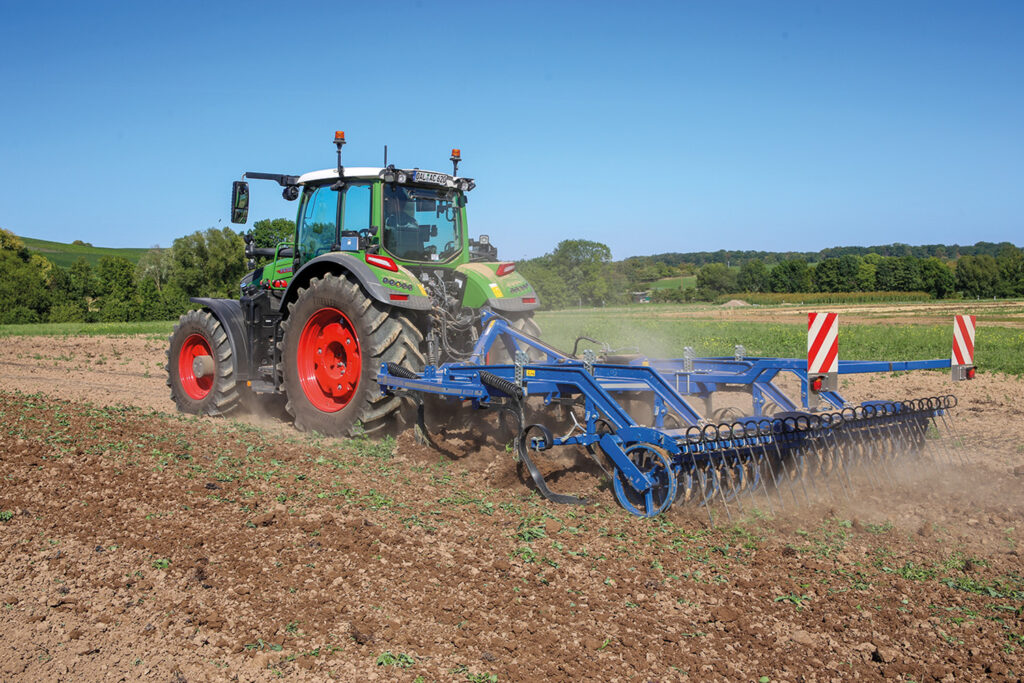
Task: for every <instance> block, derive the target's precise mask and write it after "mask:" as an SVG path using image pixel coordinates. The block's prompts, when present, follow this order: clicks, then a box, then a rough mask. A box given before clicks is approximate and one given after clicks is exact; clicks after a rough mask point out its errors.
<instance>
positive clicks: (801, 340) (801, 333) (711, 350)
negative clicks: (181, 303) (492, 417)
mask: <svg viewBox="0 0 1024 683" xmlns="http://www.w3.org/2000/svg"><path fill="white" fill-rule="evenodd" d="M701 308H707V307H702V306H688V307H687V310H695V309H696V310H700V309H701ZM678 309H679V307H678V306H673V305H671V304H665V305H645V306H633V307H619V308H606V309H578V310H566V311H541V312H539V313H538V314H537V321H538V323H539V324H540V326H541V329H543V331H544V339H545V340H547V341H548V342H550V343H551V344H553V345H555V346H556V347H558V348H561V349H565V350H566V351H569V350H571V349H572V345H573V342H574V341H575V339H576V337H577V336H580V335H585V336H588V337H593V338H595V339H599V340H602V341H604V342H607V343H608V344H609V345H610V346H611V347H612V348H613V349H617V350H621V351H627V350H629V351H631V350H638V351H639V352H640V353H643V354H646V355H649V356H651V357H661V358H679V357H681V356H682V355H683V347H685V346H692V347H693V348H694V350H695V351H696V353H697V355H698V356H732V355H733V347H734V346H735V345H736V344H742V345H743V346H744V347H746V350H747V355H751V356H780V357H786V358H802V357H804V355H805V354H806V352H807V337H806V326H805V325H804V324H799V323H792V324H790V323H765V322H745V321H720V320H700V319H693V318H673V317H670V316H667V315H665V314H666V313H671V311H672V310H678ZM174 322H175V321H157V322H144V323H44V324H40V325H0V337H12V336H27V335H55V336H64V335H134V334H141V335H146V336H150V337H153V338H164V337H167V336H168V335H169V334H170V333H171V328H172V327H174ZM950 345H951V338H950V330H949V326H948V325H945V324H943V325H921V324H915V323H913V322H912V321H909V320H908V321H907V322H901V323H900V324H892V325H886V324H876V325H843V327H842V332H841V334H840V338H839V349H840V351H839V353H840V358H844V359H847V360H885V361H890V360H891V361H898V360H924V359H930V358H948V357H949V354H950ZM594 346H596V345H595V344H593V343H584V344H583V345H582V346H581V348H586V347H590V348H593V347H594ZM976 360H977V363H978V366H979V370H981V371H982V372H984V371H992V372H1005V373H1008V374H1012V375H1017V376H1021V375H1024V330H1020V329H1015V328H1007V327H994V326H979V327H978V332H977V356H976Z"/></svg>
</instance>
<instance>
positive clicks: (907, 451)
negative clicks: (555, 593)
mask: <svg viewBox="0 0 1024 683" xmlns="http://www.w3.org/2000/svg"><path fill="white" fill-rule="evenodd" d="M833 338H834V334H833ZM495 344H499V345H504V347H505V348H506V349H508V350H509V351H510V352H511V354H512V355H514V357H515V359H516V362H515V363H511V364H486V363H484V359H485V358H487V353H488V351H490V350H491V348H492V346H494V345H495ZM972 350H973V349H972ZM604 360H617V361H619V362H602V361H604ZM952 363H953V364H954V370H956V369H957V367H959V368H960V370H961V371H962V372H966V373H967V374H966V376H968V377H973V366H971V367H970V368H966V366H957V365H956V364H955V363H956V361H952ZM950 366H951V361H949V360H927V361H910V362H894V363H887V362H886V363H882V362H862V361H855V362H849V361H847V362H838V361H837V362H836V363H834V364H833V365H832V368H831V370H832V371H834V372H835V374H850V373H863V372H893V371H903V370H915V369H925V368H949V367H950ZM808 369H809V366H808V363H806V362H805V361H803V360H802V359H786V358H750V357H744V356H743V354H742V349H740V348H738V349H737V354H736V356H735V357H734V358H694V357H693V355H692V353H689V350H688V353H687V354H686V357H685V358H682V359H677V360H649V359H646V358H641V357H623V356H619V357H612V356H609V357H606V358H604V359H602V358H600V357H598V356H597V355H596V354H594V353H593V352H591V351H587V352H585V353H584V358H583V359H582V360H580V359H578V358H576V357H575V356H573V355H569V354H566V353H564V352H562V351H559V350H557V349H555V348H553V347H551V346H549V345H548V344H546V343H544V342H543V341H541V340H540V339H537V338H535V337H531V336H529V335H527V334H524V333H522V332H519V331H517V330H515V329H514V328H513V327H512V326H510V325H509V324H508V323H507V322H506V321H505V320H504V319H503V318H501V317H499V316H496V315H493V314H485V318H484V329H483V332H482V334H481V336H480V338H479V339H478V341H477V343H476V346H475V348H474V350H473V355H472V357H471V358H470V361H469V362H466V363H449V364H444V365H441V366H438V367H434V366H428V367H427V368H426V369H425V370H424V371H423V372H422V373H414V372H411V371H409V370H408V369H406V368H403V367H400V366H397V365H394V364H390V363H386V364H384V365H382V366H381V370H380V373H379V375H378V377H377V381H378V383H379V384H380V386H381V390H382V391H384V392H389V393H401V394H405V395H409V396H411V397H413V398H414V399H415V400H417V401H418V403H419V405H420V407H421V409H420V418H421V419H420V426H421V428H422V429H423V430H424V432H425V431H426V426H425V425H423V420H422V416H423V410H422V406H423V402H422V398H423V397H424V396H428V395H433V396H442V397H448V398H451V399H457V400H461V401H471V402H472V403H473V405H474V406H475V407H477V408H502V409H504V410H506V411H509V412H510V413H511V414H512V415H513V416H514V417H515V420H516V422H517V431H518V437H517V439H516V454H517V457H518V458H519V460H520V461H521V462H522V463H523V464H524V465H525V467H526V468H527V470H528V471H529V473H530V476H531V478H532V479H533V481H534V483H535V485H536V487H537V489H538V490H539V491H540V493H541V494H542V495H544V496H545V497H546V498H548V499H550V500H552V501H554V502H558V503H571V504H573V503H575V504H579V503H584V502H586V501H584V500H583V499H580V498H577V497H575V496H569V495H565V494H559V493H555V492H553V491H551V490H550V489H549V488H548V485H547V482H546V481H545V479H544V476H543V474H542V473H541V471H540V469H538V467H537V466H536V464H535V463H534V457H535V456H536V455H537V454H539V453H541V452H543V451H548V450H550V449H553V448H555V447H557V446H579V447H583V448H584V449H585V450H586V451H587V453H589V454H590V456H591V457H592V458H593V459H594V461H595V462H596V463H597V464H598V465H599V466H600V467H601V468H602V469H603V470H604V471H605V472H606V473H607V474H608V476H609V478H610V479H611V483H612V489H613V491H614V494H615V497H616V498H617V499H618V501H619V503H620V504H621V505H622V506H623V507H624V508H625V509H626V510H627V511H629V512H630V513H632V514H634V515H638V516H642V517H651V516H654V515H657V514H659V513H662V512H664V511H666V510H667V509H668V508H669V507H671V506H672V505H673V504H684V503H685V504H694V505H703V506H705V507H707V508H708V511H709V515H710V514H711V513H710V510H711V506H712V504H715V505H717V504H720V505H721V506H722V507H724V509H725V511H726V514H727V515H730V516H731V511H730V509H731V508H733V507H735V508H738V509H742V508H743V505H744V503H745V502H746V503H747V504H750V499H751V497H752V496H754V495H757V494H760V495H763V496H764V498H765V499H766V501H767V504H768V505H769V506H771V507H774V506H775V505H779V506H783V505H785V504H786V502H787V501H789V502H793V503H795V502H797V501H798V500H800V499H801V498H803V499H808V498H810V497H812V496H815V495H831V496H849V495H850V490H851V487H852V480H851V472H852V471H856V472H859V473H863V476H867V477H869V478H880V479H887V478H889V477H891V470H892V469H893V467H894V466H895V465H896V464H897V462H900V461H904V460H906V459H908V458H914V457H924V458H927V459H928V460H930V461H940V460H953V459H961V458H962V455H961V454H960V452H959V451H958V450H957V449H956V441H958V439H952V440H950V439H941V438H938V437H940V436H941V435H942V434H943V433H946V434H950V433H953V424H952V422H951V418H950V415H949V411H950V409H951V408H953V407H954V406H955V405H956V399H955V398H954V397H953V396H940V397H932V398H925V399H916V400H910V401H867V402H864V403H861V404H856V405H854V404H850V403H847V402H846V401H845V400H844V399H843V398H842V397H841V396H840V395H839V393H838V392H837V391H835V389H834V385H835V382H834V381H833V380H834V376H828V375H827V374H824V375H821V376H816V375H815V374H814V373H809V372H808ZM785 375H789V376H791V377H795V379H796V380H798V381H799V387H800V403H799V404H797V403H795V402H793V400H791V398H790V397H789V396H788V395H787V394H786V392H785V391H783V390H782V388H780V386H779V384H780V379H781V378H782V377H783V376H785ZM791 381H792V380H791ZM830 386H831V387H833V388H830ZM735 393H741V394H746V395H747V396H749V397H750V399H751V409H750V410H749V414H748V415H742V414H741V413H740V411H738V410H737V409H736V408H724V409H719V410H715V409H714V405H713V397H715V396H720V395H721V396H724V395H726V394H735ZM811 397H817V401H816V403H817V405H814V406H811V405H810V403H811V401H810V399H811ZM697 405H699V406H701V410H698V409H697V408H695V407H694V406H697ZM556 406H561V407H562V408H563V409H564V410H563V411H560V412H562V414H565V415H567V416H568V418H567V419H562V420H560V423H561V424H559V427H560V428H559V429H557V431H558V432H559V433H561V432H563V431H564V434H563V435H562V436H556V435H555V426H554V423H555V419H554V417H553V416H554V415H555V410H554V408H555V407H556ZM546 408H547V409H548V410H547V412H545V409H546ZM538 415H539V416H544V415H551V416H552V418H551V419H550V420H546V422H547V423H548V424H545V420H540V421H537V422H531V421H530V419H529V418H528V416H531V417H532V418H536V417H537V416H538ZM727 416H728V417H727ZM954 435H955V433H954ZM712 521H713V520H712Z"/></svg>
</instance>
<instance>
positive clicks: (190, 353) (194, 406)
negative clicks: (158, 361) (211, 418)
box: [167, 311, 239, 415]
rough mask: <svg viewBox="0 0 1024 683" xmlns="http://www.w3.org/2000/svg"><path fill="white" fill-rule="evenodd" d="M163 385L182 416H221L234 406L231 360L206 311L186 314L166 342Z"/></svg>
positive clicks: (220, 331)
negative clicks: (165, 366)
mask: <svg viewBox="0 0 1024 683" xmlns="http://www.w3.org/2000/svg"><path fill="white" fill-rule="evenodd" d="M168 341H169V347H168V349H167V386H169V387H170V388H171V399H172V400H173V401H174V403H175V404H176V405H177V406H178V410H180V411H181V412H183V413H192V414H193V415H223V414H224V413H227V412H230V411H231V410H232V409H234V408H235V407H236V406H237V405H238V401H239V393H238V386H237V382H236V381H235V359H234V358H233V357H232V355H231V343H230V342H229V341H228V335H227V334H226V333H225V332H224V328H223V327H222V326H221V324H220V321H219V320H217V319H216V318H215V317H213V314H212V313H210V312H209V311H189V312H188V313H186V314H185V315H183V316H181V317H180V318H179V319H178V324H177V325H175V326H174V331H173V332H171V336H170V338H169V339H168Z"/></svg>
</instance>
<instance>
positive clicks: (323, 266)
mask: <svg viewBox="0 0 1024 683" xmlns="http://www.w3.org/2000/svg"><path fill="white" fill-rule="evenodd" d="M343 273H347V274H350V275H352V277H354V278H355V279H356V280H358V281H359V284H360V285H362V287H363V289H364V290H366V291H367V292H368V293H369V294H370V296H371V297H373V298H374V299H376V300H377V301H380V302H381V303H384V304H387V305H388V306H395V307H396V308H407V309H412V310H414V311H429V310H430V298H429V297H428V296H427V293H426V290H424V289H423V286H422V285H420V284H419V282H418V281H417V280H416V278H415V277H414V276H413V274H412V273H411V272H409V271H408V270H406V269H405V268H403V267H402V266H398V271H397V272H395V271H390V270H386V269H384V268H377V267H376V266H370V265H368V264H367V263H366V261H364V260H363V259H362V257H361V256H359V255H358V254H348V253H345V252H333V253H330V254H324V255H323V256H317V257H316V258H315V259H312V260H310V261H309V262H307V263H306V264H305V265H304V266H302V268H300V269H299V270H298V272H296V273H295V275H294V276H292V280H291V282H289V283H288V289H286V290H285V292H284V298H283V299H282V300H281V312H282V313H283V314H286V315H287V311H288V304H290V303H292V302H293V301H295V299H297V298H298V296H299V289H300V288H301V287H306V286H308V285H309V282H310V280H312V279H313V278H317V277H323V276H324V275H327V274H333V275H341V274H343ZM392 295H395V296H398V297H402V296H406V297H408V298H406V299H393V298H392Z"/></svg>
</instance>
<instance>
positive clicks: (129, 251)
mask: <svg viewBox="0 0 1024 683" xmlns="http://www.w3.org/2000/svg"><path fill="white" fill-rule="evenodd" d="M18 239H20V240H21V241H22V242H24V244H25V246H26V247H28V248H29V249H31V250H32V251H34V252H37V253H39V254H42V255H43V256H45V257H46V258H48V259H49V260H51V261H53V262H54V263H55V264H57V265H58V266H63V267H65V268H66V267H68V266H70V265H71V264H72V263H74V262H75V261H77V260H78V259H79V258H82V257H85V260H86V261H88V262H89V265H92V266H95V265H97V264H98V263H99V261H100V258H102V257H103V256H121V257H123V258H126V259H128V260H129V261H131V262H132V263H138V262H139V257H141V256H142V255H143V254H145V253H146V252H147V251H149V249H144V248H135V247H132V248H123V249H118V248H113V247H94V246H91V245H88V244H65V243H64V242H51V241H49V240H37V239H35V238H32V237H22V236H20V235H19V236H18Z"/></svg>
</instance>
